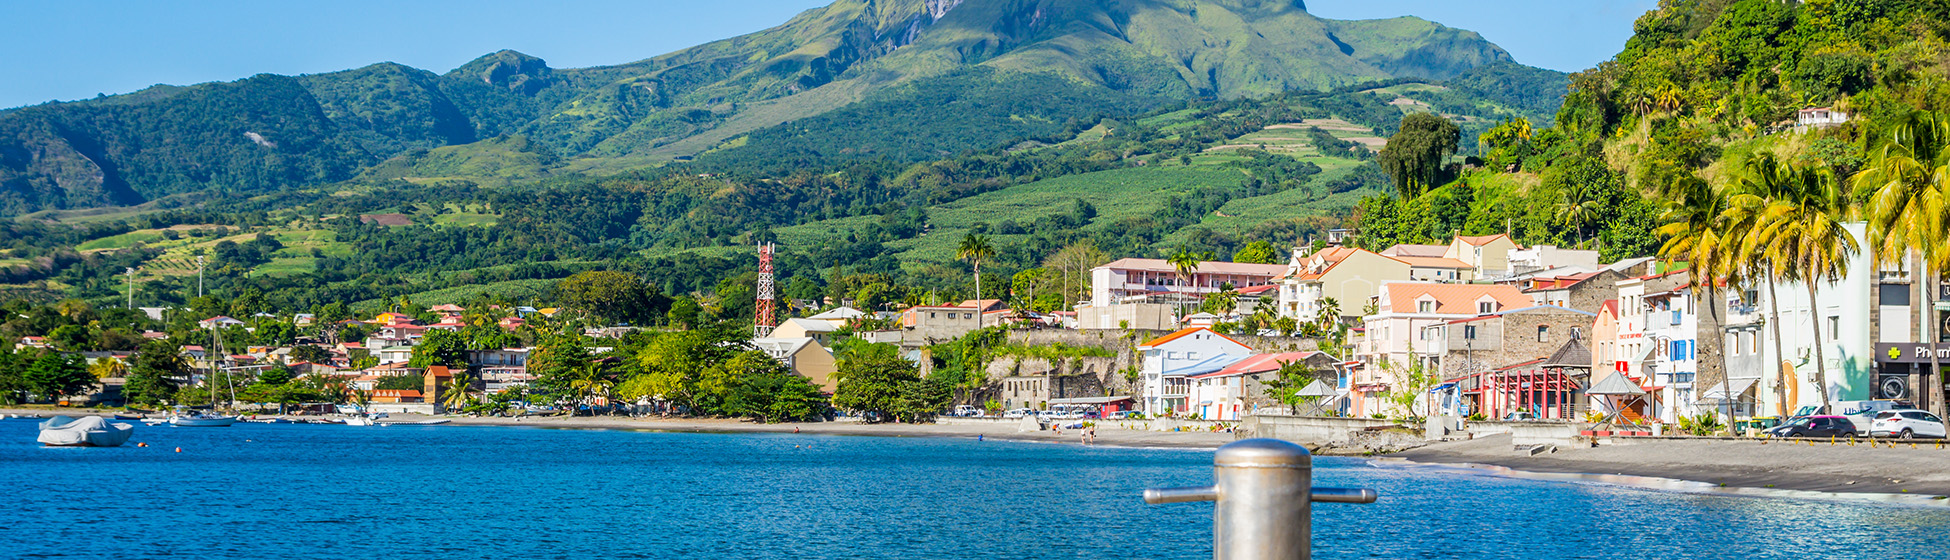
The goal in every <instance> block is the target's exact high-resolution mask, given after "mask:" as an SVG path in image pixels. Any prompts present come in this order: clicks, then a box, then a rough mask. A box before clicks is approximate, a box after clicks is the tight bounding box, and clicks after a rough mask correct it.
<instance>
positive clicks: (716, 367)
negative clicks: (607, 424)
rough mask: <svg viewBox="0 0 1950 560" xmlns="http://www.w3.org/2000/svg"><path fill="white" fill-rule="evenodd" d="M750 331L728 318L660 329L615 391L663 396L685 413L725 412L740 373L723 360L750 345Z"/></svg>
mask: <svg viewBox="0 0 1950 560" xmlns="http://www.w3.org/2000/svg"><path fill="white" fill-rule="evenodd" d="M747 336H749V335H748V334H746V333H745V332H744V331H743V330H742V329H739V328H736V327H735V326H733V325H731V324H729V323H721V324H717V325H711V326H707V327H705V328H698V329H691V330H684V331H672V332H664V333H657V334H656V335H653V337H652V338H651V339H650V340H649V341H648V342H646V343H644V345H643V346H642V347H640V348H638V349H637V351H636V355H635V367H636V370H637V372H638V373H637V375H636V376H634V377H632V378H630V379H627V380H625V381H624V382H623V383H622V384H620V385H618V386H617V395H618V396H619V397H620V398H624V399H639V398H658V399H663V400H666V401H670V402H671V403H672V404H674V405H676V406H677V407H678V408H679V409H680V410H681V411H682V412H684V413H685V414H692V415H710V414H720V413H724V412H725V408H724V407H725V400H726V397H727V396H728V395H729V394H730V393H731V391H732V389H733V387H734V386H735V385H736V384H737V373H738V370H735V369H728V368H727V367H725V364H727V363H728V362H731V361H732V358H733V357H735V356H737V355H739V354H740V353H743V352H744V351H745V350H747V349H749V348H750V347H749V345H748V343H747V342H746V338H745V337H747Z"/></svg>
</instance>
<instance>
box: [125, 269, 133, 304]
mask: <svg viewBox="0 0 1950 560" xmlns="http://www.w3.org/2000/svg"><path fill="white" fill-rule="evenodd" d="M122 275H123V276H127V277H128V283H129V304H128V306H127V307H128V308H129V309H135V269H134V268H126V267H125V268H123V269H122Z"/></svg>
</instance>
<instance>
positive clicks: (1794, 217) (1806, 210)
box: [1757, 166, 1861, 409]
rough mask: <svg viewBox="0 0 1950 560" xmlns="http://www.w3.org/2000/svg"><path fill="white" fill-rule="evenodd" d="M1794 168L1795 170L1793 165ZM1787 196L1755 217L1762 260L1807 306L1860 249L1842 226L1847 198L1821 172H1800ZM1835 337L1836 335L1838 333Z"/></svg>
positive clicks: (1820, 354) (1822, 371) (1823, 365)
mask: <svg viewBox="0 0 1950 560" xmlns="http://www.w3.org/2000/svg"><path fill="white" fill-rule="evenodd" d="M1797 167H1798V166H1797ZM1794 177H1796V180H1793V181H1790V182H1789V185H1791V186H1793V187H1795V191H1794V192H1793V194H1792V196H1791V197H1786V198H1784V199H1782V200H1780V201H1777V202H1775V203H1774V204H1771V205H1769V206H1768V207H1767V208H1766V210H1765V212H1764V213H1762V214H1761V216H1760V217H1759V219H1758V224H1757V226H1758V227H1759V231H1760V235H1759V236H1758V239H1759V240H1760V243H1761V244H1760V245H1759V247H1760V248H1761V252H1762V254H1763V255H1764V256H1763V257H1762V258H1763V260H1765V261H1766V262H1769V263H1771V264H1772V266H1773V272H1774V274H1775V276H1776V277H1779V278H1783V279H1788V280H1795V281H1799V282H1800V283H1801V284H1802V285H1803V286H1805V287H1806V288H1807V290H1808V301H1809V302H1810V305H1812V304H1813V302H1816V301H1819V300H1818V298H1817V294H1816V289H1817V288H1818V287H1819V286H1817V284H1830V285H1833V284H1834V283H1835V282H1836V281H1838V280H1840V279H1841V277H1842V276H1843V275H1844V274H1846V273H1847V272H1848V261H1849V259H1850V258H1852V257H1853V256H1854V255H1855V253H1856V252H1858V251H1860V250H1861V248H1860V245H1859V244H1858V243H1857V241H1856V239H1855V236H1854V235H1853V234H1850V233H1849V232H1848V230H1846V229H1843V228H1842V220H1844V219H1846V218H1847V216H1848V214H1849V211H1850V206H1849V201H1848V196H1847V195H1846V194H1845V193H1844V192H1843V190H1842V189H1841V188H1840V187H1839V186H1838V185H1837V182H1836V181H1835V180H1834V177H1833V176H1832V175H1830V174H1829V173H1827V172H1826V171H1825V170H1810V169H1805V168H1799V169H1797V170H1796V171H1795V173H1794ZM1823 319H1824V318H1822V317H1816V318H1815V320H1814V321H1812V323H1813V324H1812V325H1811V328H1812V329H1813V332H1814V338H1813V341H1814V344H1813V346H1814V349H1815V382H1816V384H1818V385H1819V386H1820V387H1821V405H1822V407H1823V408H1824V409H1826V408H1827V407H1828V406H1829V396H1828V393H1829V385H1828V364H1827V357H1826V356H1824V350H1823V347H1824V344H1823V343H1822V342H1821V338H1822V335H1821V330H1822V325H1823V323H1826V322H1827V321H1825V320H1823ZM1837 334H1839V333H1837Z"/></svg>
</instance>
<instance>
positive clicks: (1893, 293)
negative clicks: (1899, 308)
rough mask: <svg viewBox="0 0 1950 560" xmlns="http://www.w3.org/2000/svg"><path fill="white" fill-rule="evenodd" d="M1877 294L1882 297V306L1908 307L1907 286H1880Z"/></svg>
mask: <svg viewBox="0 0 1950 560" xmlns="http://www.w3.org/2000/svg"><path fill="white" fill-rule="evenodd" d="M1876 291H1877V292H1879V293H1880V295H1881V296H1882V304H1883V305H1909V285H1907V284H1880V285H1878V286H1877V289H1876Z"/></svg>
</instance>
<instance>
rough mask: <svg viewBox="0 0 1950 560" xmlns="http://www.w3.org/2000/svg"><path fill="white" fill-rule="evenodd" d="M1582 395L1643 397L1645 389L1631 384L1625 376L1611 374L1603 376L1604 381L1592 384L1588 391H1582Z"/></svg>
mask: <svg viewBox="0 0 1950 560" xmlns="http://www.w3.org/2000/svg"><path fill="white" fill-rule="evenodd" d="M1584 394H1587V395H1626V396H1631V395H1643V394H1645V389H1641V388H1639V384H1638V383H1634V382H1632V380H1631V379H1627V378H1626V377H1625V374H1622V373H1613V374H1611V375H1607V376H1605V378H1604V379H1601V380H1599V381H1598V382H1597V383H1593V384H1592V385H1591V388H1590V389H1585V390H1584Z"/></svg>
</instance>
